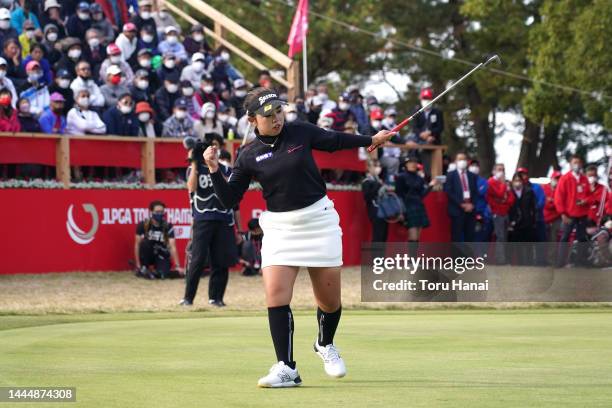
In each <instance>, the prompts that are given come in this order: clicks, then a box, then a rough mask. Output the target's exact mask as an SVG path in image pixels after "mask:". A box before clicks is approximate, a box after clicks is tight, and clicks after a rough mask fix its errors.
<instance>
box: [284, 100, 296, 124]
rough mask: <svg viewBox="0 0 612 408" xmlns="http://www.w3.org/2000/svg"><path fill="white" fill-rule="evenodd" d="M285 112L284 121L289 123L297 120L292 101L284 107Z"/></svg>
mask: <svg viewBox="0 0 612 408" xmlns="http://www.w3.org/2000/svg"><path fill="white" fill-rule="evenodd" d="M283 110H284V112H285V122H287V123H291V122H295V121H296V120H298V113H297V108H296V106H295V104H294V103H289V104H287V105H285V107H284V109H283Z"/></svg>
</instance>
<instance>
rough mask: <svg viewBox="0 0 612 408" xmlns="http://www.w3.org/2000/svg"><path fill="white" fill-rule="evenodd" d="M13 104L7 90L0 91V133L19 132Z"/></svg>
mask: <svg viewBox="0 0 612 408" xmlns="http://www.w3.org/2000/svg"><path fill="white" fill-rule="evenodd" d="M15 103H16V102H14V101H12V97H11V92H10V90H9V89H7V88H2V89H0V132H21V124H20V123H19V118H18V117H17V109H15V108H13V104H15Z"/></svg>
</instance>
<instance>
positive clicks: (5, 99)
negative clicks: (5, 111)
mask: <svg viewBox="0 0 612 408" xmlns="http://www.w3.org/2000/svg"><path fill="white" fill-rule="evenodd" d="M10 104H11V97H10V96H9V95H2V96H0V106H4V107H6V106H9V105H10Z"/></svg>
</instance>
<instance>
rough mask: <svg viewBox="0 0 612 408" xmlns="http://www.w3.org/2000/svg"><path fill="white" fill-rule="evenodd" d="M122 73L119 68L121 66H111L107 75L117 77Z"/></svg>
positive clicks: (107, 70) (107, 69)
mask: <svg viewBox="0 0 612 408" xmlns="http://www.w3.org/2000/svg"><path fill="white" fill-rule="evenodd" d="M120 73H121V68H119V65H109V66H108V68H106V75H117V74H120Z"/></svg>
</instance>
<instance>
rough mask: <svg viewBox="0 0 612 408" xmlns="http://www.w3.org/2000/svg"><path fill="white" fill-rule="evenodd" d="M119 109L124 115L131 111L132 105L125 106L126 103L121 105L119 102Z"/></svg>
mask: <svg viewBox="0 0 612 408" xmlns="http://www.w3.org/2000/svg"><path fill="white" fill-rule="evenodd" d="M119 110H120V111H121V113H123V114H124V115H127V114H128V113H130V112H132V106H131V105H130V106H127V105H123V104H120V105H119Z"/></svg>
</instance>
